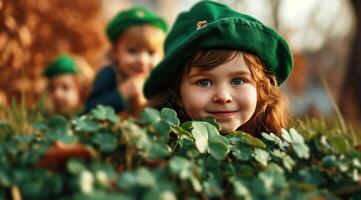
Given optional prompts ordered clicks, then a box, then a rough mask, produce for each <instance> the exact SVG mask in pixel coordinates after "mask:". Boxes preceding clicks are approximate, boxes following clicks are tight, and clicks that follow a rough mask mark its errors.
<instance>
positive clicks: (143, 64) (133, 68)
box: [115, 40, 162, 78]
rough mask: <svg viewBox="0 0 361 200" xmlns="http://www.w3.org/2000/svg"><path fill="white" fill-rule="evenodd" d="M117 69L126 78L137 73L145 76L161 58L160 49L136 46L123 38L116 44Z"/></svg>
mask: <svg viewBox="0 0 361 200" xmlns="http://www.w3.org/2000/svg"><path fill="white" fill-rule="evenodd" d="M116 50H117V51H116V54H115V57H116V60H117V61H118V69H119V70H120V71H121V72H122V73H123V75H124V76H125V77H126V78H129V77H134V76H137V75H145V76H147V75H148V74H149V72H150V71H151V70H152V69H153V67H154V66H155V65H156V64H157V63H158V62H159V61H160V60H161V58H162V56H161V55H162V54H161V51H160V50H158V49H155V48H151V47H146V46H138V45H136V44H132V43H129V42H126V41H123V40H119V42H117V44H116Z"/></svg>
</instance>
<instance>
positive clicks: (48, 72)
mask: <svg viewBox="0 0 361 200" xmlns="http://www.w3.org/2000/svg"><path fill="white" fill-rule="evenodd" d="M43 75H44V76H45V77H46V78H47V80H48V84H47V91H48V101H47V112H48V113H49V114H61V115H66V116H72V115H74V114H77V113H79V112H80V111H81V110H82V109H83V108H84V105H83V102H84V101H85V99H86V98H87V96H88V95H89V91H90V86H91V82H92V80H93V78H94V71H93V69H92V68H91V67H90V66H89V65H88V64H87V63H86V62H85V60H83V59H81V58H77V59H76V60H75V59H74V58H73V57H70V56H68V55H61V56H59V57H57V58H56V59H55V60H54V61H52V62H51V63H49V64H48V66H47V68H46V69H45V70H44V72H43Z"/></svg>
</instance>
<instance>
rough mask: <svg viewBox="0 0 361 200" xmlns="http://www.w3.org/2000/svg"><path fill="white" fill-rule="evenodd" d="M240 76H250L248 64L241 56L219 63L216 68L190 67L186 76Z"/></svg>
mask: <svg viewBox="0 0 361 200" xmlns="http://www.w3.org/2000/svg"><path fill="white" fill-rule="evenodd" d="M207 74H213V75H216V76H218V75H224V74H227V75H241V74H251V70H250V68H249V66H248V64H247V63H246V62H245V60H244V59H243V56H237V57H234V58H233V59H232V60H230V61H228V62H224V63H221V64H219V65H216V66H212V67H207V66H190V68H189V71H188V76H197V75H207Z"/></svg>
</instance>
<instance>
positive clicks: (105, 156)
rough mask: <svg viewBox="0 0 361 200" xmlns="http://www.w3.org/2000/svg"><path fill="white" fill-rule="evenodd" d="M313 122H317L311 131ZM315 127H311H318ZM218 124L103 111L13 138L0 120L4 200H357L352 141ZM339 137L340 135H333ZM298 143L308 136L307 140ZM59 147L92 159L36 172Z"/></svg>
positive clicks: (359, 167)
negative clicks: (257, 132)
mask: <svg viewBox="0 0 361 200" xmlns="http://www.w3.org/2000/svg"><path fill="white" fill-rule="evenodd" d="M313 123H314V122H313ZM315 127H316V128H315ZM219 130H220V126H219V124H218V123H217V122H216V121H215V120H214V119H210V118H209V119H206V120H204V121H188V122H184V123H182V124H181V123H180V121H179V119H178V118H177V115H176V112H174V111H173V110H171V109H169V108H163V109H162V110H161V111H158V110H155V109H152V108H147V109H145V110H144V112H143V113H142V115H141V117H140V119H139V120H136V119H120V118H119V117H118V116H117V115H116V114H115V113H114V111H113V110H112V109H111V108H109V107H104V106H98V107H97V108H95V109H94V110H92V111H91V112H90V113H89V114H87V115H83V116H80V117H79V116H78V117H74V118H72V119H67V118H64V117H62V116H51V117H48V118H46V119H45V120H39V121H38V122H36V123H35V124H33V126H32V131H33V133H32V134H30V135H26V134H19V133H18V132H17V131H16V128H15V127H13V126H12V124H11V123H9V122H7V121H0V133H1V134H0V141H1V145H0V199H10V198H12V197H13V195H14V194H13V189H14V187H15V188H19V191H20V194H21V196H22V197H23V199H247V200H248V199H312V198H319V197H321V198H324V199H339V198H348V199H357V198H358V197H359V196H360V195H361V192H360V191H361V189H360V180H361V178H360V171H361V152H360V151H357V150H356V149H354V148H353V147H352V141H350V138H347V137H343V136H342V134H340V133H339V132H338V133H337V134H328V132H327V131H328V129H327V127H325V126H323V125H322V124H321V125H319V126H316V123H314V125H313V126H307V125H305V124H303V125H302V126H301V125H300V126H298V127H296V128H291V129H289V130H286V129H283V130H282V131H281V132H282V133H281V136H280V137H277V136H276V135H275V134H273V133H262V134H261V136H260V137H259V138H256V137H254V136H252V135H250V134H248V133H244V132H241V131H235V132H231V133H229V134H227V135H221V134H220V133H219ZM335 132H337V131H335ZM303 135H306V137H305V138H304V136H303ZM55 141H62V142H63V143H66V144H75V143H81V144H83V145H84V146H86V147H87V148H88V149H91V151H92V152H93V153H94V156H93V157H92V158H90V159H80V158H73V159H69V160H67V161H66V163H65V165H64V166H63V168H61V170H58V171H50V170H48V169H44V168H40V167H39V166H38V165H37V163H38V162H39V160H41V159H42V158H43V156H44V154H45V153H46V152H47V151H48V149H49V148H50V147H51V146H52V145H53V144H54V142H55Z"/></svg>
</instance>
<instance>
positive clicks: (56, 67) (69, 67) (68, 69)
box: [43, 55, 79, 78]
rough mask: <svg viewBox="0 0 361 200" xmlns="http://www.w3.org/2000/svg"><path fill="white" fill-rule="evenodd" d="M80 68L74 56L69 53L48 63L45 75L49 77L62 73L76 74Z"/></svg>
mask: <svg viewBox="0 0 361 200" xmlns="http://www.w3.org/2000/svg"><path fill="white" fill-rule="evenodd" d="M78 72H79V70H78V68H77V66H76V63H75V61H74V59H73V58H71V57H70V56H68V55H61V56H59V57H58V58H56V59H55V60H54V61H52V62H51V63H49V64H48V66H47V68H46V69H45V70H44V72H43V75H44V76H45V77H48V78H52V77H54V76H58V75H61V74H76V73H78Z"/></svg>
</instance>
